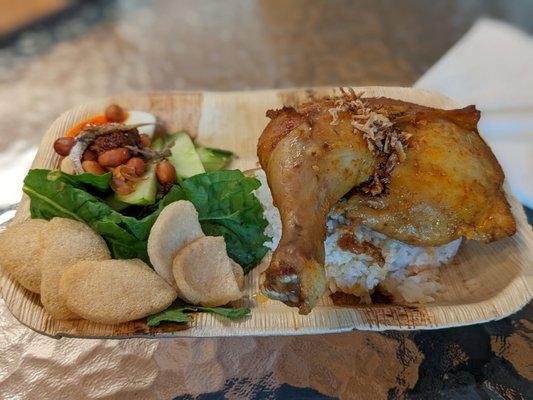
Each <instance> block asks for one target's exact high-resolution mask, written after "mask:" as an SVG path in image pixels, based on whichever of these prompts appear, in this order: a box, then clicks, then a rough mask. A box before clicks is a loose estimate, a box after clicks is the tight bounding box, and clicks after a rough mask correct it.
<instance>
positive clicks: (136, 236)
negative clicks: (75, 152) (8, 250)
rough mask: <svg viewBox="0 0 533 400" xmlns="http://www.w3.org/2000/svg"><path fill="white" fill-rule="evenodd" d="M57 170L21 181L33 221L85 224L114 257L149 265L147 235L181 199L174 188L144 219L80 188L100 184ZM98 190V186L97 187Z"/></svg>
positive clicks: (33, 172) (30, 174)
mask: <svg viewBox="0 0 533 400" xmlns="http://www.w3.org/2000/svg"><path fill="white" fill-rule="evenodd" d="M58 172H59V171H49V170H45V169H33V170H30V171H29V172H28V175H27V176H26V178H25V179H24V186H23V188H22V190H23V191H24V193H26V194H27V195H28V196H29V197H30V199H31V204H30V211H31V216H32V218H43V219H52V218H53V217H63V218H70V219H75V220H78V221H81V222H85V223H86V224H88V225H89V226H90V227H91V228H92V229H94V230H95V231H96V232H98V233H99V234H100V235H101V236H102V237H103V238H104V239H105V241H106V242H107V245H108V246H109V250H110V251H111V254H112V255H113V258H122V259H129V258H140V259H141V260H143V261H146V262H149V259H148V253H147V250H146V246H147V240H148V235H149V234H150V229H151V228H152V225H153V224H154V222H155V220H156V218H157V216H158V215H159V213H160V212H161V210H162V209H163V208H164V207H165V206H166V205H168V204H169V203H171V202H173V201H176V200H180V199H183V198H184V193H183V190H181V188H179V187H178V186H175V187H173V188H172V190H171V191H170V192H169V193H168V194H167V195H166V196H165V197H164V198H163V199H161V201H160V202H159V203H158V207H157V209H156V210H155V211H154V212H153V213H152V214H150V215H148V216H146V217H145V218H143V219H136V218H133V217H128V216H125V215H122V214H120V213H119V212H117V211H114V210H113V209H111V208H110V207H109V206H108V205H107V204H106V203H105V202H103V201H102V200H101V199H99V198H98V197H96V196H94V195H92V194H91V193H89V192H88V191H87V190H86V189H85V188H83V187H82V186H84V185H86V184H89V185H90V186H93V187H98V186H95V185H100V183H101V182H100V181H99V180H94V181H90V180H89V179H86V178H85V177H84V178H83V179H80V180H79V181H78V179H76V178H79V177H83V175H86V174H82V175H78V176H72V175H67V174H63V173H61V172H59V173H58ZM100 187H101V186H100Z"/></svg>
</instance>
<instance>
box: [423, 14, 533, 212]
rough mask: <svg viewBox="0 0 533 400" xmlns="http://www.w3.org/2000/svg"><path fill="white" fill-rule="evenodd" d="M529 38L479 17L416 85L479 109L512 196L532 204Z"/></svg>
mask: <svg viewBox="0 0 533 400" xmlns="http://www.w3.org/2000/svg"><path fill="white" fill-rule="evenodd" d="M532 66H533V38H532V37H531V36H528V35H527V34H525V33H524V32H522V31H520V30H518V29H517V28H514V27H513V26H511V25H508V24H505V23H503V22H499V21H494V20H490V19H481V20H479V21H478V22H476V23H475V24H474V26H473V27H472V28H471V29H470V30H469V31H468V32H467V33H466V35H464V36H463V37H462V38H461V40H459V41H458V42H457V43H456V44H455V45H454V46H453V47H452V48H451V49H450V50H449V51H448V52H447V53H446V54H445V55H444V57H442V58H441V59H440V60H439V61H438V62H437V63H436V64H435V65H434V66H433V67H431V68H430V69H429V70H428V71H427V72H426V73H425V74H424V75H423V76H422V77H421V78H420V79H419V80H418V82H417V83H416V85H415V86H417V87H420V88H424V89H432V90H436V91H439V92H441V93H443V94H445V95H447V96H448V97H450V98H452V99H454V100H456V101H457V102H459V103H460V104H462V105H468V104H475V105H476V106H477V107H478V108H479V109H480V110H481V121H480V124H479V130H480V133H481V135H482V136H483V137H484V139H485V140H486V141H487V142H488V144H489V145H490V146H491V148H492V150H493V152H494V153H495V154H496V157H497V158H498V160H499V161H500V163H501V164H502V167H503V169H504V171H505V175H506V178H507V180H508V182H509V184H510V186H511V189H512V191H513V193H514V195H515V196H516V197H517V198H518V199H519V200H520V202H522V203H523V204H524V205H526V206H527V207H529V208H533V174H532V172H531V171H533V73H532V68H533V67H532Z"/></svg>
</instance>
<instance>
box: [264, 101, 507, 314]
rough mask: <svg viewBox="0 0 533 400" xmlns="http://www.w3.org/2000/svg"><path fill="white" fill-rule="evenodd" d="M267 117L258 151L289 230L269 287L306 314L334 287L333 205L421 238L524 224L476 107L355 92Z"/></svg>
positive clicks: (373, 224) (442, 239)
mask: <svg viewBox="0 0 533 400" xmlns="http://www.w3.org/2000/svg"><path fill="white" fill-rule="evenodd" d="M267 116H268V117H270V118H271V121H270V123H269V124H268V125H267V127H266V128H265V129H264V131H263V133H262V135H261V137H260V139H259V143H258V156H259V161H260V164H261V166H262V168H263V169H264V170H265V172H266V175H267V179H268V184H269V186H270V189H271V192H272V196H273V199H274V204H275V205H276V207H277V208H278V209H279V211H280V215H281V221H282V238H281V241H280V244H279V246H278V248H277V249H276V251H275V252H274V254H273V257H272V261H271V264H270V266H269V268H268V269H267V271H266V272H265V273H264V274H263V276H262V290H263V292H264V293H265V294H266V295H267V296H269V297H271V298H274V299H278V300H281V301H283V302H285V303H286V304H288V305H291V306H295V307H298V308H299V310H300V313H302V314H306V313H309V312H310V310H311V309H312V307H313V306H314V305H315V304H316V302H317V300H318V299H319V298H320V297H321V296H322V295H323V293H324V290H325V273H324V267H323V264H324V245H323V241H324V237H325V233H326V219H327V215H328V213H329V212H330V210H331V208H332V207H334V206H335V211H336V212H338V213H342V214H344V215H345V216H346V217H347V218H349V219H351V220H353V221H355V222H357V223H362V224H364V225H366V226H368V227H370V228H372V229H374V230H376V231H378V232H382V233H384V234H386V235H388V236H389V237H391V238H394V239H397V240H401V241H403V242H406V243H409V244H414V245H418V246H434V245H439V244H444V243H448V242H450V241H452V240H454V239H457V238H459V237H461V236H465V237H467V238H470V239H476V240H481V241H485V242H487V241H491V240H497V239H500V238H503V237H506V236H510V235H512V234H513V233H514V231H515V222H514V219H513V217H512V214H511V212H510V210H509V205H508V204H507V201H506V199H505V196H504V193H503V191H502V188H501V186H502V183H503V173H502V170H501V168H500V166H499V165H498V162H497V161H496V159H495V157H494V155H493V154H492V152H491V151H490V149H489V148H488V146H487V145H486V144H485V142H484V141H483V140H482V139H481V137H480V136H479V134H478V132H477V128H476V125H477V121H478V119H479V112H478V111H477V110H476V109H475V107H473V106H470V107H467V108H465V109H461V110H438V109H432V108H428V107H423V106H419V105H416V104H411V103H406V102H403V101H398V100H392V99H386V98H373V99H362V98H361V97H360V96H358V95H356V94H355V93H353V92H351V93H344V95H343V96H342V97H338V98H325V99H321V100H315V101H312V102H309V103H305V104H302V105H300V106H298V107H297V108H291V107H285V108H283V109H281V110H276V111H272V110H270V111H268V112H267ZM339 200H340V202H339Z"/></svg>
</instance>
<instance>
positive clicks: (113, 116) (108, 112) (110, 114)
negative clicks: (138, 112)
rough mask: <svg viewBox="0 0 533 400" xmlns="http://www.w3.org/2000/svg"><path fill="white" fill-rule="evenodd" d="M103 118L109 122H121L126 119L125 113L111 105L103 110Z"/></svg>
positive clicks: (115, 105)
mask: <svg viewBox="0 0 533 400" xmlns="http://www.w3.org/2000/svg"><path fill="white" fill-rule="evenodd" d="M105 117H106V118H107V120H108V121H110V122H123V121H124V120H125V119H126V113H125V112H124V110H123V109H122V107H120V106H119V105H117V104H111V105H110V106H108V107H107V108H106V109H105Z"/></svg>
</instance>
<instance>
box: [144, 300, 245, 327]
mask: <svg viewBox="0 0 533 400" xmlns="http://www.w3.org/2000/svg"><path fill="white" fill-rule="evenodd" d="M192 312H207V313H211V314H216V315H220V316H222V317H225V318H229V319H230V320H232V321H237V320H240V319H242V318H244V317H246V316H247V315H249V314H250V309H249V308H248V307H240V308H229V307H201V306H192V305H190V304H186V303H183V302H182V301H180V300H177V301H175V302H174V303H173V304H172V305H171V306H170V307H168V308H167V309H166V310H164V311H161V312H160V313H157V314H154V315H150V316H149V317H148V318H147V325H148V326H158V325H159V324H160V323H161V322H180V323H185V322H192V320H193V318H192V317H191V316H190V315H188V314H189V313H192Z"/></svg>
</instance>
